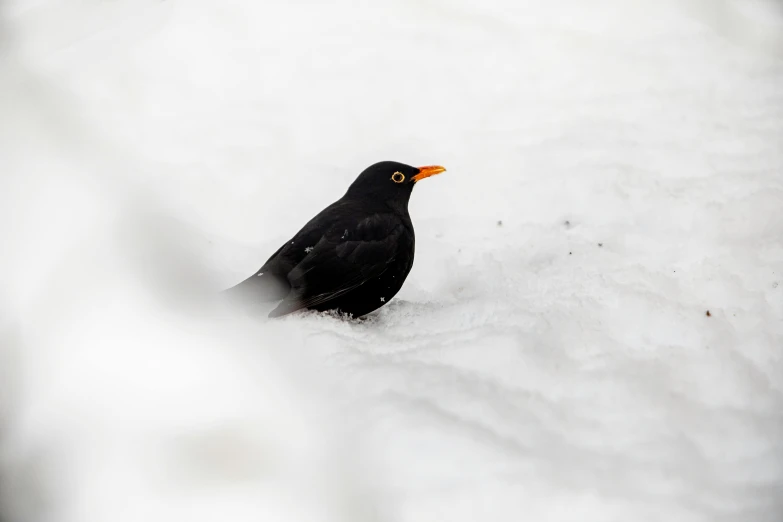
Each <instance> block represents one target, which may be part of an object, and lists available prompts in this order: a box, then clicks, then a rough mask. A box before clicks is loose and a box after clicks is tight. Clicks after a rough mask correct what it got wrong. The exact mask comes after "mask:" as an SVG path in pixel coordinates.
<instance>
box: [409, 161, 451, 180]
mask: <svg viewBox="0 0 783 522" xmlns="http://www.w3.org/2000/svg"><path fill="white" fill-rule="evenodd" d="M441 172H446V169H445V168H443V167H441V166H440V165H431V166H429V167H419V173H418V174H416V175H415V176H413V181H414V182H417V181H421V180H423V179H424V178H429V177H430V176H434V175H435V174H440V173H441Z"/></svg>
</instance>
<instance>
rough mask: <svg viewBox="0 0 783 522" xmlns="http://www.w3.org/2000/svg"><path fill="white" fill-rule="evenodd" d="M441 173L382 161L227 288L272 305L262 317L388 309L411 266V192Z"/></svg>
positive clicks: (361, 312)
mask: <svg viewBox="0 0 783 522" xmlns="http://www.w3.org/2000/svg"><path fill="white" fill-rule="evenodd" d="M444 170H445V169H444V168H443V167H421V168H416V167H411V166H410V165H405V164H403V163H397V162H394V161H383V162H380V163H376V164H375V165H372V166H370V167H368V168H367V169H365V170H364V172H362V173H361V174H360V175H359V177H358V178H356V180H355V181H354V182H353V184H351V186H350V187H349V188H348V191H347V192H346V193H345V195H344V196H343V197H342V198H340V199H339V200H337V201H335V202H334V203H332V204H331V205H329V206H328V207H326V208H325V209H324V210H323V211H321V213H319V214H318V215H317V216H315V217H314V218H313V219H311V220H310V221H309V222H308V223H307V224H306V225H305V226H304V227H303V228H302V229H301V230H300V231H299V232H297V233H296V235H294V237H292V238H291V239H290V240H288V241H287V242H286V243H285V244H284V245H283V246H281V247H280V248H279V249H278V250H277V252H275V253H274V254H272V256H271V257H270V258H269V260H267V262H266V263H264V266H262V267H261V268H260V269H259V270H258V271H257V272H256V273H255V274H254V275H253V276H251V277H249V278H247V279H246V280H245V281H243V282H241V283H239V284H238V285H236V286H235V287H233V288H231V289H229V291H231V292H240V293H242V294H243V295H244V296H245V297H246V298H247V299H250V300H255V301H280V303H279V304H278V305H277V307H276V308H275V309H274V310H272V311H271V312H270V313H269V316H270V317H279V316H282V315H286V314H289V313H291V312H295V311H297V310H302V309H309V310H319V311H324V310H339V311H340V312H343V313H347V314H351V315H353V316H354V317H360V316H362V315H365V314H368V313H370V312H372V311H373V310H376V309H378V308H380V307H381V306H383V305H384V304H386V303H388V302H389V300H391V298H392V297H394V295H395V294H397V292H398V291H399V290H400V288H401V287H402V284H403V283H404V282H405V278H406V277H407V276H408V273H409V272H410V270H411V267H412V266H413V255H414V250H415V236H414V232H413V224H412V223H411V218H410V215H409V214H408V200H409V199H410V195H411V192H412V191H413V187H414V185H415V184H416V183H417V182H418V181H420V180H421V179H423V178H426V177H429V176H432V175H434V174H438V173H440V172H443V171H444Z"/></svg>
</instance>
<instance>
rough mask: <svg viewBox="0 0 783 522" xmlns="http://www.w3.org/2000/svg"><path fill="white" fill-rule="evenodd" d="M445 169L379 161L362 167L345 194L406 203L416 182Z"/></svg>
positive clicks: (435, 166)
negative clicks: (362, 169) (362, 170)
mask: <svg viewBox="0 0 783 522" xmlns="http://www.w3.org/2000/svg"><path fill="white" fill-rule="evenodd" d="M445 171H446V169H445V168H443V167H440V166H437V165H433V166H429V167H411V166H410V165H406V164H404V163H398V162H396V161H381V162H380V163H376V164H374V165H370V166H369V167H367V168H366V169H364V172H362V173H361V174H359V177H358V178H356V181H354V182H353V183H352V184H351V186H350V188H349V189H348V193H347V195H348V196H352V197H354V196H355V197H362V198H378V199H384V200H386V201H394V202H400V203H404V204H406V205H407V203H408V199H409V198H410V196H411V192H412V191H413V186H414V185H415V184H416V183H418V182H419V181H421V180H423V179H424V178H429V177H430V176H434V175H436V174H440V173H441V172H445Z"/></svg>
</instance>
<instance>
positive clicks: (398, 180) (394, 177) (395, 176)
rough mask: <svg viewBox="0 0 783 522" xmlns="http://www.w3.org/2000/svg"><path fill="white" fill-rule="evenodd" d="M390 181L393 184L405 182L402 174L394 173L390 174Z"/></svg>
mask: <svg viewBox="0 0 783 522" xmlns="http://www.w3.org/2000/svg"><path fill="white" fill-rule="evenodd" d="M391 180H392V181H393V182H395V183H402V182H403V181H405V174H403V173H402V172H395V173H394V174H392V177H391Z"/></svg>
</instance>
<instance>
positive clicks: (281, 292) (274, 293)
mask: <svg viewBox="0 0 783 522" xmlns="http://www.w3.org/2000/svg"><path fill="white" fill-rule="evenodd" d="M290 290H291V284H290V283H289V282H288V279H286V278H284V277H280V276H279V275H277V274H273V273H270V272H261V271H259V272H258V273H256V274H254V275H252V276H250V277H248V278H247V279H245V280H244V281H242V282H241V283H238V284H236V285H234V286H232V287H231V288H227V289H225V290H223V292H222V293H223V294H225V295H227V296H228V297H230V298H232V299H233V298H237V299H242V300H247V301H249V302H262V303H271V302H274V301H280V300H281V299H283V298H284V297H285V296H286V295H288V292H289V291H290Z"/></svg>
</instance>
